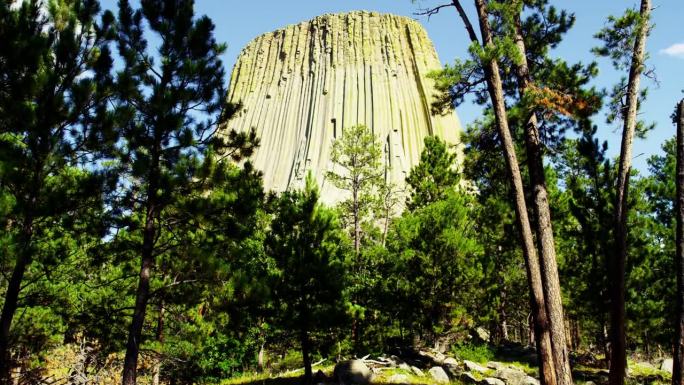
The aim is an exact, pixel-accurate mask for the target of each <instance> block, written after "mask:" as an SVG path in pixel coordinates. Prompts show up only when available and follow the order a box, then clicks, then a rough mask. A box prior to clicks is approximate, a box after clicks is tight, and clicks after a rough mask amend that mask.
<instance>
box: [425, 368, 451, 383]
mask: <svg viewBox="0 0 684 385" xmlns="http://www.w3.org/2000/svg"><path fill="white" fill-rule="evenodd" d="M428 373H430V377H432V379H433V380H435V382H438V383H448V382H449V376H448V375H447V374H446V372H445V371H444V369H442V368H441V367H440V366H433V367H432V368H430V370H428Z"/></svg>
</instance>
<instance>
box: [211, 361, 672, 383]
mask: <svg viewBox="0 0 684 385" xmlns="http://www.w3.org/2000/svg"><path fill="white" fill-rule="evenodd" d="M478 361H479V362H478V363H479V364H481V365H483V366H484V367H487V365H488V364H489V366H492V361H487V360H482V359H481V360H478ZM493 362H494V363H495V364H501V365H503V366H506V367H509V368H514V369H518V370H520V371H522V372H524V373H525V374H527V375H528V376H530V377H534V378H538V371H537V368H536V367H534V366H531V365H529V363H528V362H525V361H516V360H510V359H508V360H507V359H506V358H505V357H497V358H496V361H493ZM319 370H320V371H321V372H322V373H323V374H325V376H326V377H327V378H328V379H332V378H333V370H334V365H333V364H328V365H318V366H315V367H314V368H313V372H314V373H316V372H318V371H319ZM373 372H374V375H373V380H372V382H371V385H373V384H424V385H432V384H436V383H437V382H436V381H435V380H434V379H433V378H431V377H430V376H429V374H428V373H427V371H426V372H425V375H423V376H418V375H416V374H415V373H413V372H412V371H411V370H405V369H401V368H396V367H392V368H383V369H382V370H377V369H375V370H373ZM475 374H476V376H475V377H476V379H477V380H478V381H479V383H480V384H483V385H487V384H488V381H485V380H484V378H485V377H487V376H491V375H492V374H493V371H491V372H486V373H475ZM397 379H401V381H397ZM573 379H574V380H575V383H576V384H586V385H605V384H607V383H608V370H607V369H605V368H602V367H601V365H598V364H596V363H592V364H587V363H582V364H580V363H576V364H575V365H574V366H573ZM330 381H332V380H330ZM301 383H302V370H293V371H288V372H284V373H280V374H273V373H270V374H269V373H246V374H244V375H242V376H239V377H235V378H231V379H228V380H224V381H222V382H220V383H219V384H218V385H298V384H301ZM314 383H316V381H314ZM324 383H328V384H331V383H332V382H324ZM449 383H450V384H461V385H465V384H468V385H472V382H470V381H463V380H462V379H453V378H452V379H451V381H450V382H449ZM504 383H505V384H506V385H514V384H510V383H508V382H504ZM669 383H670V373H668V372H667V371H663V370H660V369H658V368H657V366H656V365H654V364H652V363H649V362H645V361H643V362H635V361H630V363H629V375H628V377H627V384H629V385H637V384H638V385H641V384H652V385H666V384H669Z"/></svg>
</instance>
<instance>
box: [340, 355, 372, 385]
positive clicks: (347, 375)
mask: <svg viewBox="0 0 684 385" xmlns="http://www.w3.org/2000/svg"><path fill="white" fill-rule="evenodd" d="M334 377H335V381H337V383H339V384H340V385H366V384H368V383H370V381H371V378H372V377H373V373H372V372H371V371H370V369H368V366H366V364H364V363H363V361H361V360H348V361H342V362H339V363H338V364H337V365H335V370H334Z"/></svg>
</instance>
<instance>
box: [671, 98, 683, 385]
mask: <svg viewBox="0 0 684 385" xmlns="http://www.w3.org/2000/svg"><path fill="white" fill-rule="evenodd" d="M677 107H678V108H677V112H676V115H675V116H676V124H677V176H676V185H677V197H676V200H675V202H676V204H675V215H676V218H677V229H676V240H675V243H676V248H677V250H676V254H675V265H676V272H675V274H676V275H677V291H676V293H677V298H676V304H677V305H676V306H677V308H676V311H675V314H676V322H675V340H674V356H673V361H674V366H673V370H672V385H681V384H682V383H684V100H682V101H680V102H679V105H678V106H677Z"/></svg>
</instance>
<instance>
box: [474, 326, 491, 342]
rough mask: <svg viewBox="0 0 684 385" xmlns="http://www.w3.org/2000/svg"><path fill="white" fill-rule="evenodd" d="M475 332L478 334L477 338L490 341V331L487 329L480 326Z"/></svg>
mask: <svg viewBox="0 0 684 385" xmlns="http://www.w3.org/2000/svg"><path fill="white" fill-rule="evenodd" d="M475 333H476V334H477V338H479V339H481V340H482V341H485V342H486V341H489V332H488V331H487V329H485V328H483V327H478V328H476V329H475Z"/></svg>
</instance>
